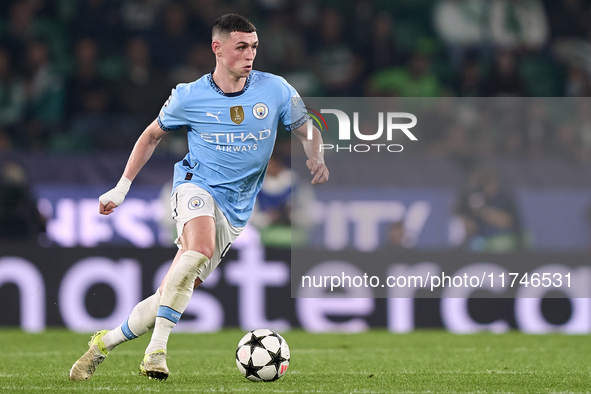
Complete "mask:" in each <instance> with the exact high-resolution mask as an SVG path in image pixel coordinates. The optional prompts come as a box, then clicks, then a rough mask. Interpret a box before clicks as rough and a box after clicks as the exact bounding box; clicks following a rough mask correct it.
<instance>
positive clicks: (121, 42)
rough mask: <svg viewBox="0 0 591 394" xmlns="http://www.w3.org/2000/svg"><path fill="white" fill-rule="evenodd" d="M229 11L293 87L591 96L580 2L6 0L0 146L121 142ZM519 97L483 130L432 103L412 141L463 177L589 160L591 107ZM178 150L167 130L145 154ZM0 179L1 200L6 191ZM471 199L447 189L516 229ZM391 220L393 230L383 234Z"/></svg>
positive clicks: (204, 51)
mask: <svg viewBox="0 0 591 394" xmlns="http://www.w3.org/2000/svg"><path fill="white" fill-rule="evenodd" d="M229 12H235V13H239V14H242V15H244V16H246V17H247V18H249V19H250V20H251V21H252V22H253V23H254V24H255V25H256V26H257V29H258V33H259V39H260V46H259V50H258V54H257V59H256V61H255V69H257V70H261V71H266V72H271V73H274V74H278V75H281V76H283V77H284V78H286V79H287V81H288V82H289V83H291V84H292V85H293V86H294V87H295V88H296V89H297V90H298V91H299V93H300V94H301V96H303V97H306V96H318V97H333V96H334V97H360V96H367V97H376V96H378V97H379V96H401V97H450V96H456V97H506V96H515V97H523V96H526V97H587V96H589V95H590V94H591V2H589V1H586V0H396V1H391V0H344V1H340V0H298V1H295V0H235V1H229V0H226V1H220V0H184V1H180V0H125V1H123V0H3V1H2V2H1V3H0V154H2V153H11V152H12V153H18V152H25V153H57V154H60V153H87V152H122V153H123V152H124V153H127V152H129V151H130V149H131V147H132V146H133V143H134V142H135V140H136V139H137V137H138V136H139V134H140V133H141V131H142V130H143V129H144V127H145V126H147V125H148V124H149V123H150V122H151V121H152V120H153V119H154V118H155V117H156V116H157V114H158V111H159V109H160V107H161V106H162V104H163V103H164V101H165V100H166V98H167V97H168V95H169V94H170V90H171V89H172V88H173V87H174V86H175V85H176V84H177V83H181V82H190V81H193V80H196V79H198V78H199V77H201V76H202V75H203V74H205V73H208V72H210V71H212V69H213V68H214V66H215V59H214V56H213V54H212V52H211V48H210V43H211V26H212V24H213V22H214V21H215V19H217V18H218V17H219V16H221V15H223V14H225V13H229ZM442 103H444V101H442ZM530 103H531V105H530V106H529V107H528V108H522V112H521V113H522V114H524V117H522V120H523V121H525V125H524V126H523V127H512V128H507V129H505V130H503V131H500V132H496V133H491V130H489V129H487V128H484V127H481V123H480V122H474V121H473V120H472V121H463V120H462V119H450V118H449V115H450V114H451V113H446V112H445V108H446V107H445V105H444V104H442V105H441V109H442V112H441V119H443V120H445V122H442V123H441V127H440V130H441V131H440V133H439V134H437V135H426V136H422V137H423V138H422V143H421V144H420V146H419V147H418V148H417V149H418V150H423V151H424V152H427V154H430V155H435V156H442V157H449V158H450V159H452V160H455V162H456V163H457V164H459V166H460V167H462V168H463V169H464V170H465V171H467V173H466V174H467V175H466V179H473V178H483V179H486V180H487V181H486V182H485V181H478V182H477V183H479V184H480V183H483V182H484V183H487V182H488V184H490V183H491V182H492V183H494V182H496V180H493V179H496V178H494V175H491V173H489V172H487V171H486V170H484V171H483V170H482V169H481V168H479V167H475V166H464V165H465V163H468V162H471V161H474V160H472V159H474V158H475V157H482V156H488V157H491V156H509V157H518V156H523V157H532V158H539V157H547V156H551V157H559V158H562V159H565V160H569V161H577V162H588V161H589V160H591V110H590V108H591V105H587V104H586V102H581V104H580V105H579V109H580V112H579V114H578V116H579V117H578V119H579V121H577V122H569V121H568V119H564V116H562V117H560V116H558V117H553V115H555V113H554V112H553V111H552V110H551V108H548V106H547V103H543V102H542V103H539V102H535V101H531V102H530ZM589 104H591V103H589ZM455 115H456V116H459V117H461V115H462V114H455ZM441 119H440V120H441ZM464 120H465V119H464ZM279 137H280V141H279V145H280V146H279V149H278V150H277V152H280V153H281V154H280V155H278V157H275V159H276V161H275V162H272V164H271V167H270V173H269V175H268V178H270V179H271V178H274V177H276V178H277V181H278V182H279V183H280V184H281V185H282V187H275V189H276V190H279V192H275V191H273V190H275V189H274V188H273V186H271V187H270V189H271V192H270V196H266V195H265V189H264V190H263V193H262V194H261V198H260V203H259V206H260V205H261V204H262V205H263V206H264V205H265V204H266V203H269V204H271V202H273V201H275V200H277V201H279V200H281V201H283V202H282V203H281V204H283V205H281V204H280V205H281V206H282V208H280V209H279V210H277V211H272V212H271V213H270V214H267V215H266V216H265V215H264V214H263V216H256V215H255V217H254V218H253V223H259V224H260V226H262V227H264V226H265V225H266V224H268V223H283V222H285V223H287V224H288V225H289V223H290V220H291V219H290V218H289V216H290V211H289V203H288V202H286V201H288V200H289V198H291V196H290V193H291V189H290V182H288V181H287V180H288V178H289V177H287V176H286V175H285V174H286V172H285V171H289V168H288V167H289V157H288V155H289V148H286V149H282V148H281V145H282V144H283V143H285V144H286V145H287V144H288V143H289V134H288V133H279ZM186 149H187V148H186V139H185V136H184V135H183V133H181V132H178V133H173V135H171V136H170V137H169V138H166V139H164V140H163V142H162V144H161V147H160V148H159V150H158V153H157V154H167V153H169V154H175V155H183V154H184V153H185V152H186ZM0 172H1V173H2V174H4V173H6V174H8V175H7V176H6V177H4V176H3V178H2V179H4V180H3V181H2V182H5V183H6V182H8V183H6V184H10V185H12V184H14V182H16V183H18V182H21V183H23V182H24V183H26V181H25V180H23V179H24V178H25V175H22V176H19V174H18V173H15V171H14V169H11V168H8V169H2V171H0ZM17 172H18V171H17ZM471 172H472V174H476V175H473V176H470V175H468V174H470V173H471ZM15 177H16V181H15ZM272 181H273V180H272V179H271V180H270V182H272ZM11 182H12V183H11ZM470 182H471V181H469V180H468V181H467V183H470ZM474 182H476V181H474ZM267 183H268V182H267ZM495 187H496V186H495ZM493 189H494V187H493V188H488V189H486V190H487V193H492V194H493V195H494V194H495V193H496V191H494V190H493ZM2 190H3V193H0V194H6V195H7V196H4V197H2V196H0V197H2V198H7V199H8V200H9V201H10V198H11V195H10V193H9V190H10V188H7V187H3V188H2ZM490 190H493V191H492V192H491V191H490ZM286 193H287V194H286ZM484 194H486V193H484ZM470 196H473V193H468V194H466V197H465V199H464V197H463V195H462V193H460V197H459V202H458V204H457V205H458V208H457V210H458V213H459V214H460V215H463V216H464V217H465V219H466V223H467V224H466V229H467V230H466V231H468V232H469V231H471V228H472V227H471V223H472V224H473V223H476V222H478V221H485V222H487V223H486V226H488V225H491V226H494V225H498V226H500V227H502V228H504V229H507V228H509V229H511V231H512V232H516V231H517V230H515V229H516V228H517V226H518V225H517V224H516V220H515V217H516V215H515V214H514V213H513V209H514V208H513V207H512V206H511V207H509V206H510V205H512V203H511V202H507V203H505V202H503V201H505V200H503V199H502V198H501V199H500V200H501V202H499V205H500V206H503V205H506V206H507V208H506V211H510V212H511V216H512V217H513V219H505V220H503V219H502V217H501V219H499V213H498V212H497V213H496V218H493V219H492V220H487V219H490V215H487V214H486V213H485V214H483V216H482V217H480V216H478V217H476V214H475V213H474V212H476V211H478V212H480V213H482V209H480V208H481V207H482V201H480V200H478V201H476V200H474V198H472V199H470ZM12 198H13V199H14V196H12ZM480 198H482V196H480ZM492 198H493V197H491V199H492ZM497 200H498V199H497ZM29 205H34V202H32V203H31V204H29ZM2 206H4V207H6V206H8V205H6V204H2ZM0 211H1V210H0ZM4 211H5V213H7V214H8V213H9V212H10V209H4ZM33 211H34V210H33ZM489 213H490V212H489ZM31 215H32V216H31V217H32V218H33V219H31V220H35V213H32V214H31ZM0 216H2V212H0ZM493 216H495V215H494V214H493ZM500 216H502V214H500ZM470 221H471V222H470ZM481 227H482V225H481ZM7 228H11V227H10V226H8V227H7ZM398 230H400V231H398ZM403 230H404V229H398V228H397V227H393V229H392V234H393V235H392V237H393V239H401V238H402V236H401V235H400V234H401V231H403ZM394 243H396V241H395V242H394ZM514 244H516V243H515V242H514ZM511 248H515V245H514V246H512V247H511Z"/></svg>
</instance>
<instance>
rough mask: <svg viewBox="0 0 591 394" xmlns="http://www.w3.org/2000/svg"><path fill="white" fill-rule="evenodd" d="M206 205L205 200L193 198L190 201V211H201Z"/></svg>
mask: <svg viewBox="0 0 591 394" xmlns="http://www.w3.org/2000/svg"><path fill="white" fill-rule="evenodd" d="M204 205H205V202H203V200H202V199H201V197H192V198H191V199H190V200H189V209H193V210H195V209H200V208H203V206H204Z"/></svg>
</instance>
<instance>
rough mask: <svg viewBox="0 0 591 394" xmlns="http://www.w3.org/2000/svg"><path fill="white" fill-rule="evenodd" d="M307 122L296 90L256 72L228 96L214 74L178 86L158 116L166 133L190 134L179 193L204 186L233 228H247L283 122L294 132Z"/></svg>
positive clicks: (179, 170) (178, 174)
mask: <svg viewBox="0 0 591 394" xmlns="http://www.w3.org/2000/svg"><path fill="white" fill-rule="evenodd" d="M292 98H293V99H292ZM307 119H308V115H307V114H306V110H305V108H304V104H303V102H302V100H301V99H300V98H299V95H298V93H297V92H296V90H295V89H294V88H293V87H292V86H291V85H289V84H288V83H287V81H285V79H283V78H281V77H279V76H276V75H273V74H269V73H264V72H260V71H251V73H250V75H249V76H248V77H247V79H246V82H245V84H244V89H243V90H242V91H240V92H236V93H224V92H223V91H222V90H221V89H220V88H219V87H218V86H217V85H216V84H215V82H214V80H213V77H212V74H206V75H204V76H203V77H201V78H199V79H198V80H197V81H195V82H191V83H188V84H184V83H182V84H179V85H177V87H176V88H175V89H173V90H172V94H171V96H170V97H169V99H168V100H167V101H166V103H165V104H164V106H163V107H162V110H161V111H160V114H159V115H158V124H159V125H160V127H161V128H162V129H163V130H165V131H172V130H177V129H180V128H181V127H182V126H187V129H188V139H189V153H188V154H187V155H186V156H185V158H184V159H183V160H181V161H179V162H178V163H176V164H175V167H174V188H176V187H177V186H179V185H180V184H182V183H186V182H191V183H194V184H196V185H198V186H200V187H202V188H203V189H205V190H207V191H208V192H209V193H210V194H211V195H212V197H213V198H214V200H215V202H216V204H218V206H219V207H220V209H221V210H222V212H223V213H224V214H225V215H226V218H227V219H228V221H229V222H230V223H231V224H232V225H233V226H235V227H244V226H245V225H246V222H247V220H248V218H249V217H250V214H251V213H252V209H253V207H254V202H255V197H256V195H257V193H258V192H259V190H260V189H261V186H262V184H263V179H264V177H265V173H266V171H267V164H268V162H269V158H270V157H271V153H272V152H273V146H274V145H275V138H276V136H277V125H278V122H279V120H281V122H282V123H283V124H284V125H285V127H286V128H287V130H288V131H291V130H292V129H295V128H298V127H300V126H301V125H303V124H304V123H305V122H306V121H307Z"/></svg>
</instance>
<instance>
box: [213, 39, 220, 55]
mask: <svg viewBox="0 0 591 394" xmlns="http://www.w3.org/2000/svg"><path fill="white" fill-rule="evenodd" d="M211 50H212V51H213V53H215V55H216V56H220V55H221V54H222V43H221V42H220V40H213V41H212V42H211Z"/></svg>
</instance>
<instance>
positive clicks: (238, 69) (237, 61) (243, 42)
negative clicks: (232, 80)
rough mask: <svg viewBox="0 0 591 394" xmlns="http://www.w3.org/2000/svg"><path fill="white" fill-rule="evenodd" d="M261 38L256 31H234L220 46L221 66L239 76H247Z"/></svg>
mask: <svg viewBox="0 0 591 394" xmlns="http://www.w3.org/2000/svg"><path fill="white" fill-rule="evenodd" d="M258 45H259V38H258V36H257V33H256V32H253V33H241V32H237V31H235V32H232V33H230V35H229V37H228V38H227V39H226V40H224V42H223V43H222V45H221V47H220V54H219V61H220V66H222V67H224V68H225V69H226V70H227V71H228V72H229V73H230V74H232V75H233V76H235V77H237V78H244V77H247V76H248V74H250V72H251V71H252V63H253V62H254V58H255V57H256V55H257V47H258Z"/></svg>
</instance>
